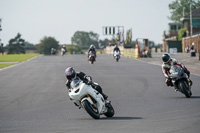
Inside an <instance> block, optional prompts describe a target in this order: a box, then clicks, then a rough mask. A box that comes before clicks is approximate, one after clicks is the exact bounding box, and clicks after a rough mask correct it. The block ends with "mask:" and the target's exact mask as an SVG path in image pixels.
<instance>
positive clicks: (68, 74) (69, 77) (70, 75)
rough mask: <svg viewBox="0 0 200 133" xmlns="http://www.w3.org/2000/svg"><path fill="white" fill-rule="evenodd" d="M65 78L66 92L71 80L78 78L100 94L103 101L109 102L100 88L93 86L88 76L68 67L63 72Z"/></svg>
mask: <svg viewBox="0 0 200 133" xmlns="http://www.w3.org/2000/svg"><path fill="white" fill-rule="evenodd" d="M65 76H66V78H67V81H66V86H67V88H68V90H69V91H70V89H71V88H70V84H71V82H72V80H74V79H76V78H78V79H80V80H82V81H83V82H84V83H86V84H88V85H91V86H92V88H93V89H95V90H97V91H98V92H99V93H101V94H102V96H103V97H104V99H105V100H106V101H107V102H109V101H108V100H107V98H108V96H107V95H105V94H104V93H103V91H102V88H101V86H99V85H97V84H95V83H93V82H92V78H91V77H90V76H86V74H85V73H83V72H75V70H74V69H73V67H68V68H67V69H66V70H65Z"/></svg>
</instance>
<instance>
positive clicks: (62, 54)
mask: <svg viewBox="0 0 200 133" xmlns="http://www.w3.org/2000/svg"><path fill="white" fill-rule="evenodd" d="M64 55H65V49H64V48H62V49H61V56H64Z"/></svg>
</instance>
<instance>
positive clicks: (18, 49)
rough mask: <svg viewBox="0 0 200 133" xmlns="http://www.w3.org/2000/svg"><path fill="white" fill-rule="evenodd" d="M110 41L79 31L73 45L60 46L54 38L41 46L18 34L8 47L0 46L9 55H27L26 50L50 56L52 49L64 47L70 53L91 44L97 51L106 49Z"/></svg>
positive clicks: (42, 41) (45, 41) (44, 40)
mask: <svg viewBox="0 0 200 133" xmlns="http://www.w3.org/2000/svg"><path fill="white" fill-rule="evenodd" d="M109 41H110V40H108V39H104V40H100V39H99V35H98V34H97V33H94V32H84V31H77V32H75V33H74V35H73V37H72V38H71V42H72V44H69V45H67V44H59V41H57V40H56V39H55V38H54V37H46V36H45V37H43V38H42V39H41V40H40V42H39V44H35V45H34V44H31V43H29V42H27V41H25V39H23V38H22V35H21V34H20V33H18V34H17V35H16V36H15V37H14V38H12V39H10V40H9V42H8V44H7V46H5V47H3V46H0V50H1V51H3V50H4V51H5V49H6V50H7V54H25V51H26V50H37V51H38V52H39V53H41V54H45V55H49V54H50V53H51V48H54V49H57V50H58V49H60V48H61V47H62V46H63V45H65V46H66V47H67V51H68V52H72V51H74V52H79V53H81V50H83V49H88V48H89V47H90V45H91V44H93V45H94V46H95V48H96V49H102V48H105V47H106V45H107V44H108V42H109Z"/></svg>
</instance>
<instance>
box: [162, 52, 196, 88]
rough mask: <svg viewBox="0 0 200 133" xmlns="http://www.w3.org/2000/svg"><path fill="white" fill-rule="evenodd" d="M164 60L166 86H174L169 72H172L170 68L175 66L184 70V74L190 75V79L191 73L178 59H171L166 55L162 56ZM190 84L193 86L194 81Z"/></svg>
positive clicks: (163, 68) (163, 70)
mask: <svg viewBox="0 0 200 133" xmlns="http://www.w3.org/2000/svg"><path fill="white" fill-rule="evenodd" d="M162 60H163V64H162V72H163V74H164V76H165V77H166V81H165V82H166V84H167V86H173V84H172V82H171V79H170V78H169V74H170V73H169V71H170V68H171V67H172V66H173V65H178V66H180V67H181V68H183V69H184V72H185V73H186V74H187V75H188V77H190V71H189V70H187V68H186V67H185V66H184V65H183V64H181V63H180V62H179V61H177V60H176V59H174V58H171V57H170V55H169V54H167V53H165V54H163V55H162ZM190 83H191V85H192V81H191V80H190Z"/></svg>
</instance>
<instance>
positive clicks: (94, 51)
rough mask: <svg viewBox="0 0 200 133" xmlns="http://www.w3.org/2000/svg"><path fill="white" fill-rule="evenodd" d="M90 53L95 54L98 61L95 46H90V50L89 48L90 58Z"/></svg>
mask: <svg viewBox="0 0 200 133" xmlns="http://www.w3.org/2000/svg"><path fill="white" fill-rule="evenodd" d="M90 52H92V53H94V56H95V59H96V50H95V48H94V45H93V44H91V45H90V48H89V50H88V57H89V53H90Z"/></svg>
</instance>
